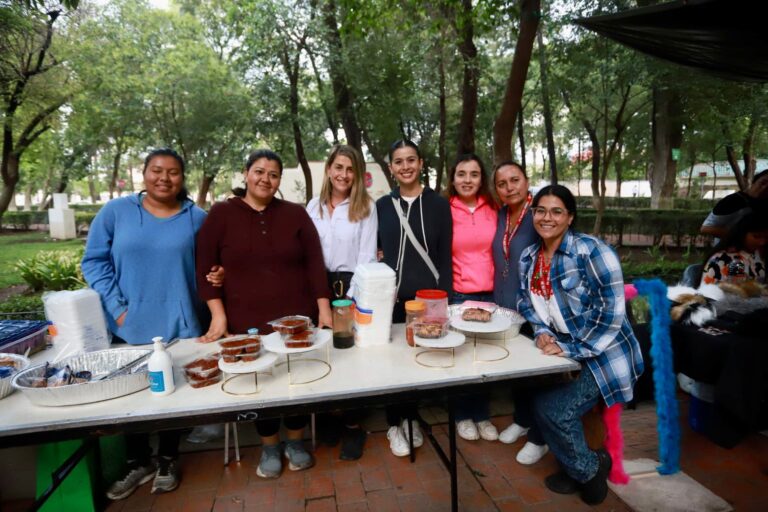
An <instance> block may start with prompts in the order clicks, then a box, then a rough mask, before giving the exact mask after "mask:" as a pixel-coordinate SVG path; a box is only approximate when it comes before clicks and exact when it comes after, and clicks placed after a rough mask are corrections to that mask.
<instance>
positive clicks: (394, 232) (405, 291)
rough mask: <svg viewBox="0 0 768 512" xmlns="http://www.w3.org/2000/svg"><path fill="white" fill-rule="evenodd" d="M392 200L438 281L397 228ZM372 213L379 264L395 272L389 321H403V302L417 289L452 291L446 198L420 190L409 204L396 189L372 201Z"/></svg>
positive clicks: (430, 191)
mask: <svg viewBox="0 0 768 512" xmlns="http://www.w3.org/2000/svg"><path fill="white" fill-rule="evenodd" d="M392 198H395V199H396V200H398V201H400V206H401V207H402V209H403V213H404V215H405V216H406V218H407V219H408V224H409V225H410V226H411V229H412V230H413V233H414V235H416V239H417V240H418V241H419V243H421V245H422V247H424V249H426V251H427V254H428V255H429V257H430V259H431V260H432V263H433V264H434V265H435V267H436V268H437V272H438V274H440V279H439V280H438V281H435V278H434V276H433V274H432V272H431V271H430V270H429V267H428V266H427V264H426V263H425V262H424V260H423V259H422V257H421V256H420V255H419V253H418V252H417V251H416V249H415V248H414V247H413V245H412V244H411V242H410V241H409V240H408V236H407V235H406V234H405V231H404V230H403V229H402V228H401V226H400V221H399V219H398V215H397V211H395V206H394V205H393V204H392ZM409 210H410V213H409ZM376 212H377V214H378V217H379V248H380V249H381V250H382V251H383V253H384V259H383V260H382V261H383V262H384V263H386V264H387V265H389V266H390V267H392V268H393V269H394V270H395V272H396V273H397V282H398V283H399V287H398V291H397V303H396V304H395V309H394V312H393V313H392V320H393V321H394V322H404V321H405V307H404V304H405V301H406V300H411V299H413V298H414V296H415V295H416V291H417V290H422V289H430V288H432V289H434V288H437V289H440V290H445V291H446V292H448V293H449V294H450V293H451V290H452V288H453V269H452V267H451V265H452V260H451V241H452V240H451V238H452V236H453V221H452V220H451V206H450V204H448V200H447V199H445V198H444V197H441V196H439V195H438V194H437V193H435V191H434V190H432V189H431V188H424V190H423V191H422V193H421V195H419V197H418V198H416V200H415V201H414V202H413V203H412V204H410V205H409V204H408V203H407V202H406V201H404V200H403V199H402V198H401V197H400V188H399V187H398V188H395V189H394V190H393V191H392V192H390V193H389V195H386V196H384V197H381V198H379V200H378V201H376ZM422 215H423V219H422ZM425 238H426V243H425ZM401 243H402V244H405V252H404V253H403V256H402V259H401V260H400V261H398V259H399V257H400V253H401V245H400V244H401Z"/></svg>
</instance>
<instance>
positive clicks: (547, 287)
mask: <svg viewBox="0 0 768 512" xmlns="http://www.w3.org/2000/svg"><path fill="white" fill-rule="evenodd" d="M551 268H552V260H547V258H546V256H544V248H543V247H542V248H541V249H539V254H538V256H537V257H536V264H535V265H534V267H533V275H532V276H531V293H535V294H536V295H540V296H542V297H544V298H545V299H549V298H550V297H551V296H552V281H550V279H549V272H550V270H551Z"/></svg>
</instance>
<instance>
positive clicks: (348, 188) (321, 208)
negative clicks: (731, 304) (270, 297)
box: [307, 145, 378, 460]
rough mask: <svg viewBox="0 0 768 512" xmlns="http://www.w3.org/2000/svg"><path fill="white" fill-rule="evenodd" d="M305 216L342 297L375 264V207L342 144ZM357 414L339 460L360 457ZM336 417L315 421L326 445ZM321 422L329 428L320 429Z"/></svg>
mask: <svg viewBox="0 0 768 512" xmlns="http://www.w3.org/2000/svg"><path fill="white" fill-rule="evenodd" d="M307 213H309V216H310V218H311V219H312V222H314V223H315V227H316V228H317V232H318V234H319V235H320V244H321V245H322V247H323V258H324V259H325V269H326V271H327V272H328V286H329V287H330V288H331V297H332V300H336V299H342V298H344V297H345V296H346V295H347V292H348V291H349V283H350V280H351V279H352V273H353V272H354V270H355V267H357V265H359V264H361V263H371V262H374V261H376V236H377V229H378V218H377V216H376V204H375V203H374V202H373V200H372V199H371V196H369V195H368V191H367V190H366V189H365V161H364V160H363V156H362V155H361V154H360V152H359V151H358V150H357V149H355V148H353V147H352V146H347V145H336V146H334V147H333V149H332V150H331V154H330V155H328V159H327V160H326V161H325V179H324V180H323V187H322V188H321V189H320V197H316V198H314V199H312V200H311V201H310V202H309V204H308V205H307ZM360 416H361V414H360V411H345V413H344V414H343V418H342V420H343V423H344V429H343V430H342V432H341V454H340V458H341V459H343V460H357V459H359V458H360V457H361V456H362V454H363V446H364V444H365V436H366V435H365V431H363V430H362V429H361V428H360V426H359V425H358V422H359V420H360ZM336 418H337V417H335V416H325V417H322V418H318V422H319V430H320V431H321V436H320V437H321V438H322V437H324V436H322V431H323V430H325V431H326V432H327V436H325V437H327V439H328V440H329V441H330V443H329V444H335V443H334V441H337V439H338V432H339V425H333V423H334V421H336ZM323 423H327V424H328V425H327V426H326V428H325V429H323V428H322V427H323Z"/></svg>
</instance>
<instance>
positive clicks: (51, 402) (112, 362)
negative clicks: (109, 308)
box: [12, 348, 152, 407]
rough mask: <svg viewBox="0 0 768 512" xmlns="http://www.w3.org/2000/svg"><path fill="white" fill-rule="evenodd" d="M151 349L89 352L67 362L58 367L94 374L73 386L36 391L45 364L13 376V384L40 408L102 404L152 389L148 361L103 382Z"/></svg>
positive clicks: (62, 361)
mask: <svg viewBox="0 0 768 512" xmlns="http://www.w3.org/2000/svg"><path fill="white" fill-rule="evenodd" d="M151 352H152V350H151V349H143V348H128V349H109V350H99V351H97V352H89V353H85V354H80V355H77V356H73V357H69V358H66V359H63V360H61V361H59V362H57V363H56V366H57V367H62V366H65V365H69V366H70V368H72V370H74V371H82V370H88V371H90V372H91V373H92V374H93V378H92V380H91V381H90V382H86V383H83V384H70V385H68V386H61V387H56V388H35V387H31V385H30V384H31V382H32V380H33V379H35V378H39V377H41V376H42V375H43V372H44V371H45V364H39V365H36V366H33V367H31V368H27V369H26V370H23V371H21V372H19V373H17V374H16V375H15V376H14V377H13V382H12V385H13V387H14V388H16V389H18V390H19V391H21V393H22V394H23V395H24V396H26V397H27V398H28V399H29V401H30V402H32V403H33V404H36V405H45V406H53V407H57V406H62V405H78V404H88V403H92V402H101V401H102V400H110V399H112V398H117V397H120V396H124V395H129V394H131V393H135V392H136V391H141V390H142V389H145V388H146V387H148V386H149V380H148V379H147V365H146V361H145V362H144V363H142V364H141V365H139V366H137V367H135V368H133V369H132V370H131V372H130V373H129V374H120V375H118V376H116V377H114V378H111V379H106V380H99V379H101V378H102V377H104V376H106V375H109V374H110V373H112V372H114V371H115V370H117V369H119V368H122V367H123V366H125V365H127V364H129V363H131V362H132V361H134V360H136V359H138V358H140V357H142V356H145V355H147V354H149V353H151Z"/></svg>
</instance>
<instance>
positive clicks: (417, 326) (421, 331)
mask: <svg viewBox="0 0 768 512" xmlns="http://www.w3.org/2000/svg"><path fill="white" fill-rule="evenodd" d="M448 323H449V322H448V320H447V319H446V318H431V317H428V316H424V317H423V318H421V319H420V320H417V321H415V322H413V335H414V336H418V337H419V338H424V339H437V338H443V337H445V335H446V334H448Z"/></svg>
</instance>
